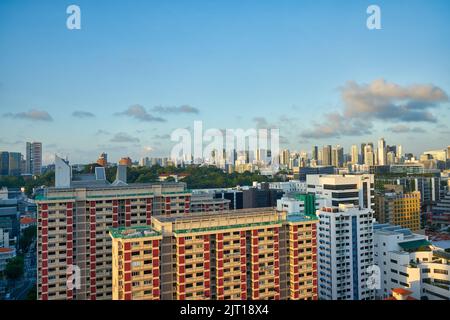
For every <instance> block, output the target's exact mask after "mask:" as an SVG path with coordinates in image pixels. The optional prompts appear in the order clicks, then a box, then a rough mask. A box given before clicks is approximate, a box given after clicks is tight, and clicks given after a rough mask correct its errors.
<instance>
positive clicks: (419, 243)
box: [398, 239, 431, 251]
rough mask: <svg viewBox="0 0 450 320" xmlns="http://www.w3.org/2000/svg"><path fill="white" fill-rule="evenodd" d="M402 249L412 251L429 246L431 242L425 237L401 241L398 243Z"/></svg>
mask: <svg viewBox="0 0 450 320" xmlns="http://www.w3.org/2000/svg"><path fill="white" fill-rule="evenodd" d="M398 245H399V246H400V247H401V248H402V249H403V250H406V251H414V250H417V249H419V248H422V247H426V246H430V245H431V242H430V241H427V240H425V239H420V240H414V241H408V242H401V243H399V244H398Z"/></svg>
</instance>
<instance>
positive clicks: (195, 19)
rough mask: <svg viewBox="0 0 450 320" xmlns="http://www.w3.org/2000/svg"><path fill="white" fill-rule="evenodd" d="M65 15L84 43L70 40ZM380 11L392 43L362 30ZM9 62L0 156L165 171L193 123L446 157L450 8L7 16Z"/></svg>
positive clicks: (20, 10)
mask: <svg viewBox="0 0 450 320" xmlns="http://www.w3.org/2000/svg"><path fill="white" fill-rule="evenodd" d="M70 4H76V5H78V6H79V7H80V8H81V30H68V29H67V28H66V19H67V17H68V15H67V14H66V8H67V6H68V5H70ZM370 4H377V5H379V6H380V8H381V19H382V20H381V21H382V29H381V30H368V29H367V28H366V19H367V17H368V15H367V13H366V8H367V7H368V6H369V5H370ZM0 52H1V54H0V150H10V151H21V152H24V146H25V141H27V140H36V141H42V142H43V144H44V154H45V160H46V162H48V161H49V160H50V159H51V158H52V154H54V153H55V152H57V153H58V154H60V155H62V156H69V158H70V160H71V162H72V163H77V162H89V161H93V160H95V159H96V158H97V156H98V154H100V153H101V152H103V151H106V152H108V154H109V157H110V160H111V161H116V160H117V159H118V158H119V157H121V156H126V155H130V156H131V157H132V158H133V159H138V158H139V157H142V156H150V157H151V156H161V155H165V154H167V153H168V151H169V150H170V146H171V144H173V143H171V142H170V140H169V139H167V135H168V134H170V133H171V132H172V130H174V129H176V128H184V127H192V126H193V122H194V120H202V121H203V123H204V126H205V127H211V128H212V127H214V128H252V127H255V126H257V125H258V126H265V125H268V126H276V127H279V128H280V130H281V136H283V140H282V141H283V142H284V143H285V146H286V147H288V148H290V149H292V150H299V151H300V150H308V151H309V150H311V146H312V145H319V146H320V145H323V144H341V145H343V146H344V147H345V148H346V151H348V147H349V146H350V145H351V144H353V143H355V144H359V143H361V142H363V141H374V142H375V141H376V140H377V139H378V138H379V137H385V139H386V140H387V143H388V144H402V145H403V149H404V150H405V151H406V152H414V153H419V152H422V151H424V150H426V149H434V148H442V147H444V146H447V145H449V144H450V127H449V126H450V123H449V114H450V107H449V102H448V95H449V94H450V59H449V58H448V57H449V56H450V2H449V1H445V0H443V1H437V0H434V1H418V0H405V1H400V0H391V1H362V0H361V1H345V2H339V3H337V2H336V1H299V0H295V1H265V0H241V1H235V0H230V1H224V0H221V1H212V0H210V1H206V0H202V1H143V0H142V1H137V0H134V1H133V0H132V1H111V0H110V1H101V0H96V1H81V0H75V1H51V0H48V1H47V0H41V1H31V0H30V1H28V0H21V1H14V0H3V1H1V2H0ZM380 91H382V93H381V95H380ZM418 93H420V94H418ZM372 104H373V105H372ZM130 106H135V108H134V109H129V108H130ZM136 106H140V107H139V109H136ZM361 108H369V109H370V110H369V111H367V110H366V112H365V113H364V112H362V113H361V112H360V111H361V110H362V109H361ZM372 109H373V110H375V111H372ZM127 110H128V112H127ZM136 110H138V111H139V110H140V111H142V110H144V114H142V112H141V113H139V112H138V113H136V112H135V111H136ZM76 111H78V113H77V114H76V115H78V116H74V115H73V113H74V112H76ZM80 111H82V112H89V113H90V114H88V113H80ZM390 112H392V115H393V116H392V117H390ZM83 115H84V117H83ZM330 115H331V116H330ZM158 119H164V120H165V121H157V120H158ZM342 127H344V128H346V130H342Z"/></svg>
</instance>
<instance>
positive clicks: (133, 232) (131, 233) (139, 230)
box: [109, 226, 161, 239]
mask: <svg viewBox="0 0 450 320" xmlns="http://www.w3.org/2000/svg"><path fill="white" fill-rule="evenodd" d="M109 233H110V234H111V237H113V238H120V239H133V238H142V237H154V236H159V235H161V233H160V232H158V231H156V230H154V229H152V228H151V227H147V226H136V227H120V228H111V229H109Z"/></svg>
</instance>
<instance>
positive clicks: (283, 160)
mask: <svg viewBox="0 0 450 320" xmlns="http://www.w3.org/2000/svg"><path fill="white" fill-rule="evenodd" d="M280 164H282V165H285V166H287V165H289V150H288V149H285V150H283V151H282V152H281V155H280Z"/></svg>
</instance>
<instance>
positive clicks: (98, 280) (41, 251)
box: [36, 182, 191, 300]
mask: <svg viewBox="0 0 450 320" xmlns="http://www.w3.org/2000/svg"><path fill="white" fill-rule="evenodd" d="M190 198H191V193H190V191H189V190H186V185H185V184H184V183H163V184H161V183H158V184H133V185H126V184H124V185H112V184H110V185H105V184H100V183H98V184H97V183H93V182H89V183H87V185H86V186H83V184H82V183H79V184H77V185H76V186H74V187H67V188H61V187H60V188H46V189H44V190H43V192H42V193H41V194H39V195H38V196H37V197H36V203H37V206H38V299H41V300H64V299H81V300H83V299H89V300H96V299H101V300H105V299H106V300H108V299H112V287H113V286H112V243H111V238H110V236H109V234H108V230H109V229H110V228H114V227H132V226H145V225H150V224H151V217H152V216H153V215H171V214H178V213H187V212H189V208H190ZM72 266H73V267H72ZM78 275H79V278H76V279H78V281H72V280H73V279H72V278H73V277H77V276H78ZM74 279H75V278H74ZM76 279H75V280H76ZM68 284H69V285H68Z"/></svg>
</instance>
